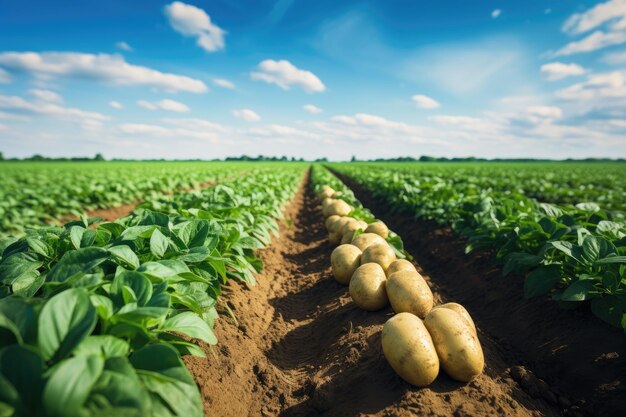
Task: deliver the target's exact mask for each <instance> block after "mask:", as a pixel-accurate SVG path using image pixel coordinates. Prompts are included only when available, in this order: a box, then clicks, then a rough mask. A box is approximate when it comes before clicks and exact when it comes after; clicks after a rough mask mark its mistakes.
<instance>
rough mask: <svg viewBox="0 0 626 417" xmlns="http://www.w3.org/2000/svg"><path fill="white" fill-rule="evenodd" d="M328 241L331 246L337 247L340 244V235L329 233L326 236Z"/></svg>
mask: <svg viewBox="0 0 626 417" xmlns="http://www.w3.org/2000/svg"><path fill="white" fill-rule="evenodd" d="M328 241H329V242H330V243H332V244H333V245H338V244H340V243H341V235H340V234H339V233H337V232H330V233H329V234H328Z"/></svg>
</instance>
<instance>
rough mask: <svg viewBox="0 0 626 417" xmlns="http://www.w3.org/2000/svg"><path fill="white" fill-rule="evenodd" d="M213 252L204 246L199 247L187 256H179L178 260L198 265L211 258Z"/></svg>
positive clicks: (190, 251) (186, 254)
mask: <svg viewBox="0 0 626 417" xmlns="http://www.w3.org/2000/svg"><path fill="white" fill-rule="evenodd" d="M210 253H211V252H210V251H209V249H208V248H205V247H204V246H197V247H195V248H191V249H189V251H188V252H187V253H185V254H182V255H179V256H178V257H177V258H176V259H177V260H179V261H183V262H187V263H198V262H202V261H204V260H205V259H206V258H208V257H209V254H210Z"/></svg>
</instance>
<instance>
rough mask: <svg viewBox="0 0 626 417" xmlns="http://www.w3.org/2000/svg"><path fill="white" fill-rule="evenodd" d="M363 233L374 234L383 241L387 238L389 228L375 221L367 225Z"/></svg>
mask: <svg viewBox="0 0 626 417" xmlns="http://www.w3.org/2000/svg"><path fill="white" fill-rule="evenodd" d="M365 233H375V234H377V235H378V236H380V237H382V238H383V239H387V237H388V236H389V228H388V227H387V225H386V224H385V223H383V222H381V221H380V220H376V221H375V222H373V223H370V224H368V225H367V229H365Z"/></svg>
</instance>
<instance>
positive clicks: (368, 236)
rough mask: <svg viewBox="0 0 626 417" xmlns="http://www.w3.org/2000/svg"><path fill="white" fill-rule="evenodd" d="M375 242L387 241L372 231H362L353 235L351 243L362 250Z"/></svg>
mask: <svg viewBox="0 0 626 417" xmlns="http://www.w3.org/2000/svg"><path fill="white" fill-rule="evenodd" d="M377 243H387V241H386V240H385V239H383V238H382V237H380V236H378V235H377V234H374V233H363V234H361V235H358V236H357V237H355V238H354V240H353V241H352V244H353V245H354V246H356V247H358V248H359V249H361V250H362V251H364V250H365V249H367V248H368V247H369V246H372V245H375V244H377Z"/></svg>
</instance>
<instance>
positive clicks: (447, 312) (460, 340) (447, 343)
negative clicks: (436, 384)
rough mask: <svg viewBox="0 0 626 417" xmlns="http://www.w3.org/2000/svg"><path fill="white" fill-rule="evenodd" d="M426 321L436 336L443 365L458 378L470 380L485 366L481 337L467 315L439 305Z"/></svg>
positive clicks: (438, 352) (435, 342)
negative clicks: (466, 319) (470, 324)
mask: <svg viewBox="0 0 626 417" xmlns="http://www.w3.org/2000/svg"><path fill="white" fill-rule="evenodd" d="M424 325H425V326H426V328H427V329H428V333H430V336H431V337H432V339H433V344H434V345H435V349H436V350H437V356H439V362H440V363H441V367H442V368H443V370H444V371H446V373H447V374H448V375H450V377H452V378H454V379H456V380H457V381H462V382H469V381H471V380H472V379H473V378H474V377H475V376H477V375H479V374H480V373H481V372H482V371H483V368H484V366H485V358H484V356H483V350H482V347H481V346H480V341H479V340H478V337H477V336H476V334H474V333H473V332H472V330H471V329H470V327H469V326H468V325H467V324H466V321H465V319H464V318H463V317H462V316H461V315H460V314H459V313H457V312H456V311H454V310H451V309H449V308H435V309H433V310H431V311H430V313H428V314H427V315H426V318H425V319H424Z"/></svg>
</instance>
